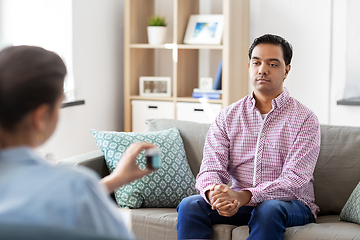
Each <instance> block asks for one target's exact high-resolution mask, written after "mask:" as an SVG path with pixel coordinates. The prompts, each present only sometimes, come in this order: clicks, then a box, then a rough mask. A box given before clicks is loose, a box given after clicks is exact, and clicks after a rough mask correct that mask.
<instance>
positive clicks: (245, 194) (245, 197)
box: [239, 190, 252, 206]
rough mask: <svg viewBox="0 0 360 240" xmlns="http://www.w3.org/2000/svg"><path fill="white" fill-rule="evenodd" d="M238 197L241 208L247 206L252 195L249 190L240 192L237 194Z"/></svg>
mask: <svg viewBox="0 0 360 240" xmlns="http://www.w3.org/2000/svg"><path fill="white" fill-rule="evenodd" d="M239 195H240V203H241V205H242V206H244V205H246V204H248V203H249V202H250V200H251V197H252V193H251V192H250V191H249V190H241V191H240V192H239Z"/></svg>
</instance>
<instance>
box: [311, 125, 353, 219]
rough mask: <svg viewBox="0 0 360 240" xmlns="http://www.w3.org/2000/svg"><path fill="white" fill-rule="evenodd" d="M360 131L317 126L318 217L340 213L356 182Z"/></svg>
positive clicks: (315, 189)
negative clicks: (318, 150)
mask: <svg viewBox="0 0 360 240" xmlns="http://www.w3.org/2000/svg"><path fill="white" fill-rule="evenodd" d="M359 146H360V128H358V127H341V126H327V125H322V126H321V146H320V154H319V158H318V161H317V164H316V167H315V171H314V191H315V203H316V204H317V205H318V206H319V207H320V213H319V215H324V214H337V215H339V214H340V211H341V209H342V208H343V206H344V205H345V203H346V201H347V199H348V198H349V196H350V194H351V193H352V191H353V190H354V188H355V187H356V185H357V184H358V182H359V181H360V160H359V156H360V147H359Z"/></svg>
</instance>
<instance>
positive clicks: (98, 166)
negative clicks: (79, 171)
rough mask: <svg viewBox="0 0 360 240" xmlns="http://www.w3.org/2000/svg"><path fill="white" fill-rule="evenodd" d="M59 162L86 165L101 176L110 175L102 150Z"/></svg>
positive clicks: (60, 163) (61, 163)
mask: <svg viewBox="0 0 360 240" xmlns="http://www.w3.org/2000/svg"><path fill="white" fill-rule="evenodd" d="M57 164H59V165H65V164H66V165H74V166H79V165H81V166H85V167H88V168H90V169H92V170H94V171H95V172H97V173H98V174H99V176H100V178H103V177H105V176H107V175H109V169H108V168H107V166H106V163H105V158H104V154H103V152H102V151H100V150H96V151H93V152H88V153H84V154H80V155H77V156H73V157H69V158H65V159H62V160H60V161H59V162H58V163H57Z"/></svg>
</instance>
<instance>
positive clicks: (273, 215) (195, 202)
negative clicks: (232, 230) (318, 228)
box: [176, 195, 315, 240]
mask: <svg viewBox="0 0 360 240" xmlns="http://www.w3.org/2000/svg"><path fill="white" fill-rule="evenodd" d="M177 211H178V222H177V226H176V227H177V236H178V239H179V240H180V239H210V238H211V230H212V225H214V224H231V225H236V226H241V225H248V226H249V238H248V239H256V240H260V239H266V240H270V239H283V235H284V232H285V231H286V228H287V227H292V226H300V225H305V224H308V223H313V222H315V220H314V216H313V214H312V213H311V211H310V209H309V208H308V207H307V206H305V205H304V204H302V203H301V202H299V201H288V202H285V201H280V200H267V201H264V202H262V203H260V204H259V205H258V206H256V207H249V206H243V207H241V208H239V210H238V212H237V213H236V214H235V215H234V216H232V217H223V216H220V215H219V214H218V212H217V211H216V210H212V209H211V206H210V205H209V204H208V203H207V202H206V201H205V200H204V199H203V198H202V197H201V196H200V195H193V196H190V197H187V198H185V199H183V200H182V201H181V203H180V204H179V206H178V207H177Z"/></svg>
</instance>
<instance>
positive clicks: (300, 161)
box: [177, 34, 320, 240]
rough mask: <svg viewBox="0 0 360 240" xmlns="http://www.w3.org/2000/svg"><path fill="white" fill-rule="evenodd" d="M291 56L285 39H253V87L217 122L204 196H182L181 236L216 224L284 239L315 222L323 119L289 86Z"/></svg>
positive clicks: (198, 235)
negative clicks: (293, 94) (243, 227)
mask: <svg viewBox="0 0 360 240" xmlns="http://www.w3.org/2000/svg"><path fill="white" fill-rule="evenodd" d="M291 58H292V47H291V45H290V44H289V43H288V42H287V41H286V40H285V39H283V38H282V37H279V36H276V35H270V34H267V35H263V36H261V37H259V38H257V39H255V40H254V42H253V44H252V45H251V47H250V49H249V60H250V62H249V75H250V78H251V81H252V84H253V86H254V91H253V93H252V94H251V95H249V96H246V97H244V98H243V99H241V100H239V101H238V102H236V103H234V104H232V105H230V106H229V107H227V108H225V109H223V110H222V111H221V112H220V114H219V115H218V116H217V118H216V120H215V121H214V122H213V123H212V125H211V127H210V129H209V132H208V135H207V137H206V142H205V146H204V156H203V160H202V164H201V168H200V172H199V174H198V176H197V183H196V187H197V189H198V190H199V192H200V195H194V196H190V197H187V198H185V199H183V201H182V202H181V203H180V204H179V206H178V209H177V210H178V223H177V232H178V239H210V237H211V229H212V225H214V224H231V225H237V226H240V225H246V224H247V225H248V226H249V238H248V239H267V240H269V239H283V234H284V232H285V231H286V228H287V227H291V226H299V225H304V224H308V223H312V222H315V219H316V214H317V213H318V211H319V208H318V207H317V206H316V205H315V203H314V202H315V198H314V189H313V172H314V168H315V164H316V161H317V157H318V154H319V151H320V125H319V122H318V119H317V117H316V115H315V114H314V113H313V112H312V111H311V110H309V109H308V108H307V107H305V106H304V105H302V104H301V103H300V102H298V101H297V100H295V99H294V98H292V97H290V95H289V92H288V91H287V90H286V89H284V88H283V82H284V80H285V79H286V77H287V75H288V73H289V71H290V68H291V65H290V62H291ZM230 179H232V187H231V188H230V187H228V186H227V184H228V183H229V181H230Z"/></svg>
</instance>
